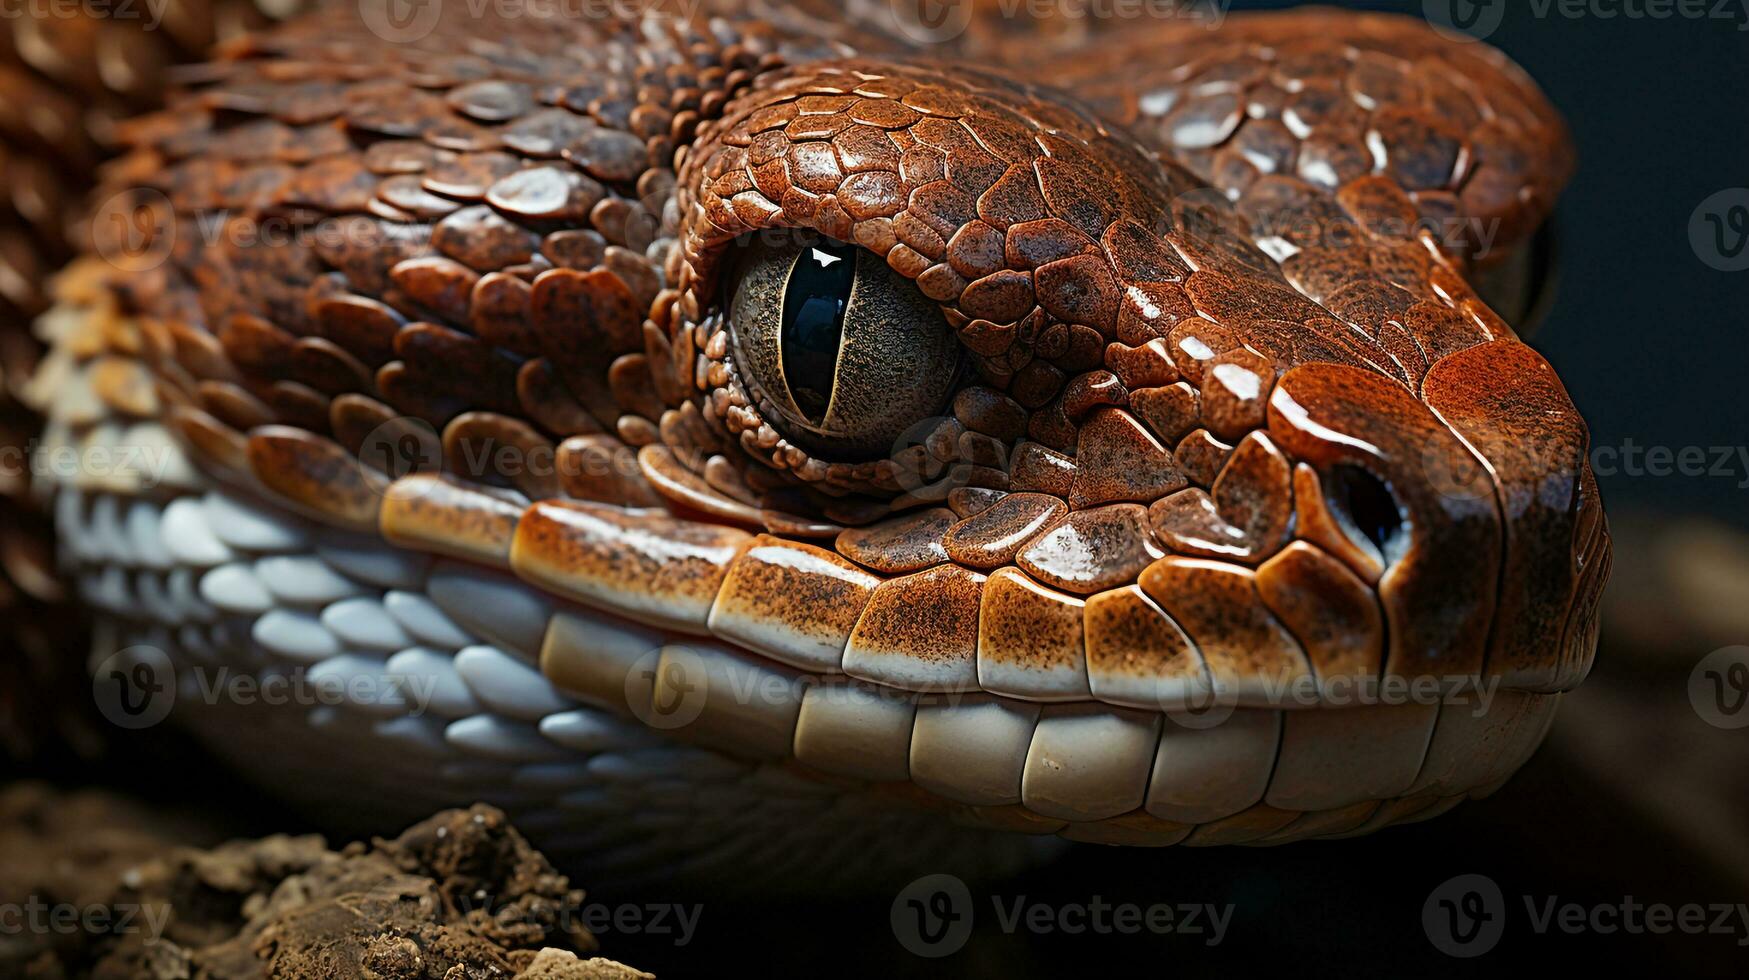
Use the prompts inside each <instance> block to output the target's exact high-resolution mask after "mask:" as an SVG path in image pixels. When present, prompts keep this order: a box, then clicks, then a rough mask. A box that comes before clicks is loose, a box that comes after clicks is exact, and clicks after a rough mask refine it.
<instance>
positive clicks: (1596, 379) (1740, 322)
mask: <svg viewBox="0 0 1749 980" xmlns="http://www.w3.org/2000/svg"><path fill="white" fill-rule="evenodd" d="M1433 2H1436V3H1437V2H1444V0H1433ZM1458 2H1464V0H1458ZM1492 2H1493V3H1494V4H1496V5H1502V6H1503V7H1504V14H1505V16H1504V19H1503V20H1502V21H1501V24H1500V27H1499V28H1498V29H1497V30H1496V31H1494V33H1493V34H1492V35H1490V37H1489V38H1488V40H1489V42H1490V43H1492V44H1494V45H1495V46H1496V47H1498V48H1500V49H1501V50H1503V51H1505V52H1506V53H1507V54H1508V55H1509V56H1511V57H1512V58H1513V59H1514V60H1516V61H1517V62H1518V63H1519V64H1521V65H1523V66H1524V67H1525V69H1526V70H1528V71H1529V72H1530V74H1531V76H1532V77H1534V78H1535V79H1536V81H1537V82H1538V84H1540V85H1541V86H1542V87H1543V90H1544V91H1546V92H1547V93H1548V95H1549V98H1550V100H1551V101H1552V102H1553V103H1554V104H1555V106H1556V107H1557V108H1558V109H1559V110H1560V111H1561V112H1562V113H1563V114H1564V115H1565V116H1566V118H1567V121H1568V124H1569V126H1570V127H1571V129H1572V133H1573V138H1574V141H1575V142H1576V143H1577V145H1578V150H1579V170H1578V173H1577V174H1576V175H1575V176H1574V178H1573V181H1572V183H1571V185H1569V186H1568V188H1567V191H1566V194H1565V195H1564V196H1563V197H1562V198H1561V202H1560V207H1559V210H1558V212H1557V220H1558V228H1559V232H1560V247H1561V250H1562V256H1561V271H1560V281H1559V291H1558V293H1557V295H1556V297H1555V305H1554V308H1553V309H1552V311H1551V312H1550V314H1549V317H1548V319H1547V321H1546V322H1545V323H1544V324H1543V326H1542V328H1541V330H1540V331H1539V332H1538V334H1537V335H1536V338H1535V343H1536V345H1537V346H1538V347H1539V348H1541V349H1542V351H1543V353H1544V354H1545V355H1546V356H1547V357H1548V358H1549V360H1550V361H1552V362H1553V363H1554V365H1555V368H1556V370H1558V371H1559V372H1560V375H1561V378H1562V380H1564V381H1565V382H1566V384H1567V388H1568V390H1569V392H1570V393H1571V394H1572V396H1573V401H1574V402H1575V403H1576V404H1577V405H1578V407H1579V410H1580V411H1581V412H1582V413H1584V415H1585V418H1586V420H1587V421H1588V422H1589V423H1590V424H1591V438H1592V443H1593V445H1594V446H1615V447H1620V446H1623V445H1624V442H1625V440H1628V439H1632V440H1633V441H1634V442H1635V443H1637V444H1639V445H1642V446H1655V445H1656V446H1668V447H1671V448H1672V449H1679V448H1680V447H1683V446H1707V447H1711V446H1730V447H1737V446H1742V445H1745V444H1746V443H1749V392H1746V390H1745V386H1744V383H1743V372H1744V368H1745V363H1744V361H1745V353H1746V352H1749V340H1746V338H1745V334H1746V333H1749V272H1735V273H1730V272H1720V271H1717V270H1715V269H1713V268H1711V267H1709V266H1707V265H1706V264H1705V263H1703V262H1702V261H1700V260H1699V259H1698V258H1697V257H1696V255H1695V253H1694V250H1693V249H1692V248H1691V247H1690V245H1689V237H1688V223H1689V217H1690V215H1692V214H1693V213H1694V210H1695V208H1696V207H1697V206H1699V205H1700V203H1701V202H1702V201H1703V200H1705V199H1706V198H1707V197H1709V196H1710V195H1712V194H1714V193H1716V192H1718V191H1722V190H1725V189H1727V188H1733V187H1749V97H1746V95H1749V32H1746V31H1743V30H1741V28H1742V27H1743V26H1745V23H1746V22H1749V10H1745V9H1744V7H1745V5H1744V4H1742V3H1741V2H1740V0H1730V4H1729V6H1730V10H1729V12H1730V13H1731V14H1732V15H1733V16H1734V18H1735V19H1734V20H1729V21H1719V20H1710V19H1707V20H1684V19H1680V18H1676V17H1672V18H1671V19H1669V20H1645V19H1640V20H1631V19H1627V18H1625V17H1616V18H1614V19H1606V18H1601V17H1598V16H1595V15H1591V14H1588V15H1586V16H1584V17H1580V18H1577V19H1572V18H1567V17H1563V16H1561V15H1560V13H1559V10H1560V4H1559V0H1554V5H1552V6H1550V7H1549V8H1548V14H1547V15H1546V16H1539V15H1538V13H1537V8H1538V6H1539V4H1538V3H1532V2H1530V0H1492ZM1653 2H1654V3H1656V2H1657V0H1653ZM1716 3H1717V0H1706V3H1705V4H1704V6H1706V7H1707V8H1709V9H1710V8H1711V7H1713V6H1714V5H1715V4H1716ZM1593 5H1594V6H1598V7H1601V8H1602V9H1605V10H1614V9H1621V8H1623V7H1630V8H1636V9H1639V8H1644V7H1645V0H1593ZM1286 6H1292V4H1287V3H1255V2H1253V3H1248V2H1245V0H1236V2H1235V3H1234V9H1235V10H1243V9H1266V8H1277V7H1286ZM1339 6H1344V7H1353V8H1356V9H1367V10H1389V11H1398V12H1403V13H1410V14H1415V15H1419V14H1420V13H1421V11H1422V2H1421V0H1395V2H1389V0H1385V2H1349V3H1342V4H1339ZM1746 479H1749V472H1744V471H1743V464H1742V463H1740V462H1739V463H1738V464H1737V471H1736V472H1734V473H1733V474H1732V475H1731V476H1729V477H1681V476H1671V477H1651V476H1647V477H1632V476H1628V475H1625V474H1623V475H1615V476H1603V477H1600V484H1601V486H1602V489H1603V498H1604V502H1605V503H1606V504H1608V505H1609V506H1610V508H1611V510H1612V511H1613V510H1617V509H1632V508H1639V507H1656V508H1659V509H1664V510H1681V509H1689V510H1699V511H1703V512H1706V513H1709V514H1712V515H1714V516H1717V517H1719V518H1722V519H1726V520H1730V521H1733V522H1736V523H1737V524H1739V525H1749V506H1745V500H1746V499H1749V491H1746V490H1744V489H1743V488H1741V487H1739V485H1738V484H1739V483H1741V482H1743V481H1745V480H1746Z"/></svg>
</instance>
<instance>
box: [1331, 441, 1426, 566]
mask: <svg viewBox="0 0 1749 980" xmlns="http://www.w3.org/2000/svg"><path fill="white" fill-rule="evenodd" d="M1324 496H1325V500H1326V503H1327V504H1328V506H1329V508H1330V511H1331V513H1332V514H1334V515H1335V517H1336V519H1337V520H1338V521H1339V522H1340V523H1341V524H1342V525H1343V530H1344V531H1346V532H1347V533H1348V536H1349V537H1351V538H1353V539H1354V543H1355V544H1358V545H1362V546H1365V545H1367V544H1370V545H1372V547H1373V549H1374V550H1376V551H1377V552H1378V556H1379V558H1380V560H1382V561H1383V563H1384V564H1385V565H1387V566H1389V565H1391V564H1393V563H1395V562H1396V560H1397V559H1398V558H1400V557H1402V555H1403V552H1404V551H1406V550H1408V547H1409V540H1408V538H1409V536H1408V526H1407V524H1408V522H1407V521H1406V520H1405V519H1404V517H1403V509H1402V508H1401V507H1399V506H1398V505H1397V498H1396V497H1395V496H1394V495H1393V494H1392V493H1391V488H1390V487H1389V486H1388V485H1387V484H1386V483H1385V481H1383V480H1381V479H1379V478H1378V477H1376V476H1374V475H1373V474H1372V473H1371V472H1369V471H1367V470H1365V469H1362V468H1361V467H1358V466H1338V467H1336V468H1335V469H1333V470H1332V471H1331V472H1330V475H1329V478H1328V479H1327V480H1326V485H1325V491H1324Z"/></svg>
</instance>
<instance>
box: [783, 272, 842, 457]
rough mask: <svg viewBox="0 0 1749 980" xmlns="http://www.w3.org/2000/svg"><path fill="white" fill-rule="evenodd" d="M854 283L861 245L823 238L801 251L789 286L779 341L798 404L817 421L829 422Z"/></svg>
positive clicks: (788, 381) (785, 375)
mask: <svg viewBox="0 0 1749 980" xmlns="http://www.w3.org/2000/svg"><path fill="white" fill-rule="evenodd" d="M855 282H856V246H854V245H846V244H844V243H843V242H835V241H828V240H825V239H822V240H820V241H819V242H817V243H815V244H811V245H806V246H804V247H803V248H802V250H801V252H800V253H799V254H797V255H796V261H795V265H794V266H792V267H791V268H790V274H789V285H788V286H787V287H785V289H784V294H783V325H782V332H781V333H780V334H779V341H778V345H779V350H780V351H782V354H783V378H784V383H785V384H787V385H788V386H789V393H790V398H791V399H793V400H794V401H795V403H796V407H797V408H799V409H801V411H802V414H803V415H805V416H807V417H808V421H810V422H813V423H814V424H816V425H819V424H821V423H823V422H824V421H825V419H826V407H827V406H828V405H830V404H831V403H832V379H833V378H834V377H835V376H836V375H837V373H838V346H839V343H840V341H842V340H843V338H844V311H845V309H846V308H847V307H849V305H850V288H851V286H853V285H854V284H855Z"/></svg>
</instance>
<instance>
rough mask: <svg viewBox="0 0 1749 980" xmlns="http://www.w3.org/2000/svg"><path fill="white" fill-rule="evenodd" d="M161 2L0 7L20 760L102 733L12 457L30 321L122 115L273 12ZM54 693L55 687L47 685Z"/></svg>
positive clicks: (48, 548) (5, 505)
mask: <svg viewBox="0 0 1749 980" xmlns="http://www.w3.org/2000/svg"><path fill="white" fill-rule="evenodd" d="M159 9H160V10H161V11H162V14H163V19H162V21H161V22H160V21H156V20H153V19H152V18H151V17H149V16H148V15H147V12H146V10H145V8H144V7H143V6H133V7H130V8H128V10H127V11H126V12H125V15H124V16H120V17H115V18H110V17H100V16H95V15H93V14H92V13H90V12H88V11H87V8H79V10H78V11H65V10H57V11H56V12H55V13H52V14H51V13H48V12H47V8H38V9H37V10H34V11H23V10H21V11H14V12H13V15H11V16H7V17H5V18H0V448H3V449H4V450H5V451H6V452H7V453H8V454H9V455H8V459H7V463H6V466H5V473H4V475H3V476H0V556H3V557H0V618H4V619H6V620H7V621H8V622H10V623H12V624H14V625H13V627H12V635H11V639H12V640H13V646H12V648H11V649H10V650H9V651H8V653H7V654H6V656H5V657H3V658H0V692H3V693H0V754H3V755H6V756H10V757H11V758H13V759H20V760H22V759H29V758H32V757H35V756H38V755H55V756H58V755H62V754H63V751H64V750H70V754H72V755H81V756H89V755H92V754H94V753H95V752H96V751H97V748H98V746H99V744H100V742H99V739H98V738H97V733H96V731H94V730H93V728H92V726H91V723H90V721H89V720H88V719H87V718H86V713H85V712H84V711H83V710H81V709H82V708H83V706H84V704H83V701H84V696H83V690H84V687H85V683H84V679H83V677H82V676H81V675H80V672H78V671H75V670H67V669H66V655H65V651H66V650H68V649H73V648H75V647H77V646H78V644H79V643H80V642H82V640H81V636H80V632H81V631H80V625H81V624H80V623H79V620H78V618H77V617H76V616H75V615H73V614H71V613H70V612H69V611H68V609H67V607H66V605H65V603H66V599H67V596H66V592H65V589H64V587H63V585H62V583H61V582H60V581H59V580H58V576H57V574H56V571H55V564H54V558H53V550H54V547H53V540H52V531H51V530H50V528H49V526H48V524H47V522H46V521H45V520H44V519H43V517H42V516H41V515H40V514H39V513H38V508H37V507H36V506H34V505H33V504H32V503H31V502H30V500H29V497H30V475H29V473H28V471H27V470H26V469H25V468H24V467H22V466H21V465H20V462H19V457H17V456H14V455H10V454H13V453H15V452H21V451H24V450H26V449H28V448H29V447H30V443H31V440H32V439H33V437H34V436H35V435H36V433H37V430H38V429H39V428H40V427H41V419H40V418H39V417H38V416H37V414H36V413H35V412H33V411H31V410H30V409H29V408H28V407H26V406H25V405H24V403H23V402H22V401H21V400H20V394H21V391H22V389H23V387H24V385H25V383H26V381H27V379H28V378H29V377H30V375H31V374H32V373H33V372H34V371H35V369H36V365H37V362H38V360H39V359H40V357H41V356H42V350H41V345H40V344H39V343H38V342H37V341H36V339H35V338H33V337H32V336H31V332H30V320H31V318H33V317H35V316H37V315H38V314H40V313H42V311H43V310H44V309H46V308H47V307H48V304H49V297H48V295H47V288H46V287H47V285H48V281H49V276H50V274H51V273H52V272H53V270H54V269H56V268H58V267H59V266H60V265H61V264H62V263H64V262H66V261H67V260H68V258H70V257H71V256H72V255H73V254H74V253H75V252H76V251H77V250H78V248H79V241H78V238H79V237H80V236H79V229H80V227H81V225H80V223H79V222H77V221H76V220H75V219H76V216H77V215H78V214H79V213H80V212H81V211H82V209H83V205H82V204H81V203H80V200H81V195H83V194H84V193H85V192H86V191H87V190H88V189H89V187H90V184H91V182H92V180H93V171H94V168H95V166H96V165H97V163H98V162H99V161H100V160H101V159H102V158H103V157H104V156H106V155H107V154H109V153H110V152H113V151H114V150H115V149H116V146H115V142H114V128H115V126H116V124H117V123H119V122H120V121H121V120H122V119H125V118H126V117H128V116H129V115H132V114H134V113H137V112H140V111H142V110H144V109H148V108H153V107H156V106H158V105H160V104H161V103H162V99H163V93H164V89H165V87H166V86H167V84H168V75H169V73H170V68H171V66H173V65H175V64H179V63H185V62H189V61H193V60H196V59H198V58H199V57H200V56H201V55H202V54H203V53H204V52H205V51H206V50H207V49H208V48H210V47H211V46H212V44H213V43H214V42H215V41H216V40H219V39H221V38H225V37H229V36H233V35H235V34H237V33H240V32H241V31H243V30H245V29H247V28H250V27H258V26H261V25H262V24H265V23H266V22H267V18H266V17H265V16H263V15H261V14H260V13H259V12H258V11H257V10H256V9H255V7H254V6H253V5H251V4H249V3H246V2H236V0H217V2H212V0H170V2H167V3H164V4H161V5H159ZM20 13H22V14H24V16H17V15H18V14H20ZM68 13H72V14H74V15H73V16H67V14H68ZM33 691H34V692H36V694H35V695H28V694H27V692H33ZM50 691H53V692H58V693H56V694H52V695H48V696H44V695H45V692H50Z"/></svg>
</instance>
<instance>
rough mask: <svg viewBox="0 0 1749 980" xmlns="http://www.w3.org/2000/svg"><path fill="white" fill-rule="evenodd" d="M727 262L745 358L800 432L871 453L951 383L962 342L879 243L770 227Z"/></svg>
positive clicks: (815, 443)
mask: <svg viewBox="0 0 1749 980" xmlns="http://www.w3.org/2000/svg"><path fill="white" fill-rule="evenodd" d="M726 268H727V269H728V278H727V279H726V280H725V282H726V284H727V291H728V292H727V296H726V305H727V310H728V320H729V335H730V339H731V342H732V344H733V349H734V354H735V362H736V365H737V368H738V370H739V371H740V374H741V378H742V381H743V383H744V384H746V385H747V387H748V388H749V389H750V391H751V393H752V394H753V395H754V396H755V397H756V398H758V399H759V402H760V405H761V408H762V409H763V410H764V411H765V412H767V413H768V418H767V421H769V422H771V424H772V425H773V427H775V428H776V429H777V430H778V431H779V432H780V433H782V434H783V436H784V437H785V438H786V439H788V440H789V441H791V442H792V443H795V444H796V445H798V446H800V447H802V448H803V449H806V450H808V451H809V452H810V453H815V454H818V455H819V456H821V457H822V458H826V459H834V460H858V459H869V458H875V457H878V456H881V455H884V454H886V453H887V452H888V451H890V450H891V449H892V447H893V445H894V443H895V442H896V441H897V440H898V439H899V438H900V436H902V435H903V434H904V432H905V431H906V430H907V429H909V428H911V427H912V426H914V425H915V424H916V423H917V422H919V421H921V420H922V419H924V418H927V417H929V416H931V415H933V414H935V413H937V412H939V411H940V410H941V408H942V406H943V405H944V404H945V403H946V401H947V399H948V396H949V395H950V394H952V392H953V389H954V384H955V382H956V381H957V380H958V379H959V373H960V371H959V368H960V346H959V342H958V341H957V340H956V339H955V337H954V335H953V331H952V330H951V329H949V327H948V324H947V320H946V318H945V317H943V316H942V313H941V309H940V308H939V307H938V306H937V305H936V304H935V303H934V302H932V301H931V300H930V299H929V298H928V297H926V296H924V295H923V294H922V292H920V291H919V290H918V289H917V286H916V285H915V284H914V283H912V282H911V281H910V280H909V279H906V278H905V277H904V276H901V275H899V274H898V273H897V272H894V271H893V270H892V269H891V268H890V267H888V266H887V264H886V262H884V261H883V260H882V259H881V258H880V257H879V256H877V255H875V254H874V253H872V252H870V251H868V250H866V249H862V248H858V247H856V246H855V245H848V244H846V243H844V242H840V241H835V240H833V239H830V238H824V237H820V236H818V235H814V234H812V233H809V232H800V231H795V232H782V233H772V232H767V233H762V234H759V235H756V236H753V237H751V238H750V239H748V240H746V241H744V242H742V243H741V244H739V245H737V246H736V254H735V255H733V256H731V257H730V259H729V262H728V265H727V266H726ZM771 414H774V415H775V416H776V417H775V418H773V417H769V415H771Z"/></svg>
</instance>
